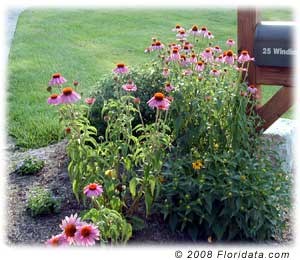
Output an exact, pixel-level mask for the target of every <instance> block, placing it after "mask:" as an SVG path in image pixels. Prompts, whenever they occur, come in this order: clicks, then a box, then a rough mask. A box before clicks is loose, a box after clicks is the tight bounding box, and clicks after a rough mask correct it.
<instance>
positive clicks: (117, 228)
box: [82, 207, 132, 244]
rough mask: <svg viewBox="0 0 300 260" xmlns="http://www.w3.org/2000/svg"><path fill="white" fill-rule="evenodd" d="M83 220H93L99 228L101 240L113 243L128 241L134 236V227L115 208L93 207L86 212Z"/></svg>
mask: <svg viewBox="0 0 300 260" xmlns="http://www.w3.org/2000/svg"><path fill="white" fill-rule="evenodd" d="M82 219H83V220H91V221H92V222H93V223H94V224H95V225H96V226H97V227H98V229H99V231H100V234H101V242H104V243H108V242H111V243H113V244H122V243H126V242H127V241H128V240H129V239H130V237H131V236H132V227H131V225H130V224H129V223H127V221H126V219H124V217H123V216H122V215H121V214H120V213H118V212H117V211H115V210H112V209H108V208H104V207H102V208H100V209H95V208H92V209H90V210H89V211H88V212H86V213H85V214H84V216H83V218H82Z"/></svg>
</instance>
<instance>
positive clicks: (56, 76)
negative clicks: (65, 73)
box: [52, 73, 61, 79]
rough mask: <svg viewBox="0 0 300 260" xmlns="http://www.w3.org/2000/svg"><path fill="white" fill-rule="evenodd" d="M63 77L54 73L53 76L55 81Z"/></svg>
mask: <svg viewBox="0 0 300 260" xmlns="http://www.w3.org/2000/svg"><path fill="white" fill-rule="evenodd" d="M60 77H61V74H60V73H54V74H53V75H52V78H54V79H57V78H60Z"/></svg>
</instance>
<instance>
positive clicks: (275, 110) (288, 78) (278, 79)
mask: <svg viewBox="0 0 300 260" xmlns="http://www.w3.org/2000/svg"><path fill="white" fill-rule="evenodd" d="M237 21H238V28H237V30H238V53H240V52H241V51H242V50H247V51H248V52H249V54H250V56H251V57H253V56H254V55H253V54H254V53H253V50H254V33H255V27H256V24H257V23H259V22H260V21H261V20H260V13H259V11H258V10H257V9H239V10H238V13H237ZM292 74H293V71H292V68H280V67H258V66H256V65H255V64H254V63H253V62H252V63H251V64H250V66H249V70H248V79H247V80H248V82H249V84H253V85H255V86H256V88H257V90H258V93H257V98H258V106H257V107H256V111H257V114H258V115H259V116H260V117H261V118H262V119H263V120H264V124H263V126H262V127H260V128H258V129H257V130H261V129H264V130H266V129H267V128H268V127H269V126H271V125H272V124H273V123H274V122H275V121H276V120H277V119H278V118H280V117H281V116H282V115H283V114H284V113H285V112H286V111H287V110H288V109H289V108H290V107H291V106H292V104H293V102H292V91H293V89H292V88H291V86H293V82H292ZM262 84H266V85H279V86H283V87H282V88H281V89H280V90H279V91H278V92H277V93H276V94H275V95H274V96H273V97H272V98H271V99H270V100H269V101H268V102H267V103H266V104H265V105H263V106H261V105H260V104H261V100H262V92H261V85H262Z"/></svg>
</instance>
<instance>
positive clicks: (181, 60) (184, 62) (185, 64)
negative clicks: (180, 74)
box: [180, 55, 189, 67]
mask: <svg viewBox="0 0 300 260" xmlns="http://www.w3.org/2000/svg"><path fill="white" fill-rule="evenodd" d="M188 64H189V62H188V61H187V59H186V56H185V55H180V65H181V66H183V67H185V66H187V65H188Z"/></svg>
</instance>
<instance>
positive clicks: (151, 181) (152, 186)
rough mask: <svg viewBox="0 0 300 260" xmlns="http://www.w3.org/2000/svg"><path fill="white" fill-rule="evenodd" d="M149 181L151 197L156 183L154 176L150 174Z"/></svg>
mask: <svg viewBox="0 0 300 260" xmlns="http://www.w3.org/2000/svg"><path fill="white" fill-rule="evenodd" d="M149 183H150V190H151V195H152V197H153V196H154V189H155V184H156V180H155V177H154V176H150V177H149Z"/></svg>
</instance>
